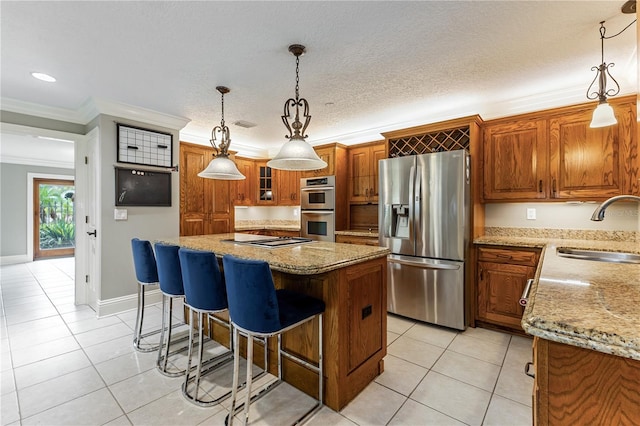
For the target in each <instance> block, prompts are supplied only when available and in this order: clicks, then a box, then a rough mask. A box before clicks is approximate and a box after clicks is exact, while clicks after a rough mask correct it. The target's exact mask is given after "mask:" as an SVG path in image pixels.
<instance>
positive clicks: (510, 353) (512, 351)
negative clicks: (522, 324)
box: [503, 343, 533, 370]
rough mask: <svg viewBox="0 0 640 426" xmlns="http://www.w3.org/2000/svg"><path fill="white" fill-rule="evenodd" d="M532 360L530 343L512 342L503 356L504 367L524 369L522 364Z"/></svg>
mask: <svg viewBox="0 0 640 426" xmlns="http://www.w3.org/2000/svg"><path fill="white" fill-rule="evenodd" d="M532 360H533V350H532V349H531V343H529V345H523V344H515V345H514V344H513V343H511V344H510V345H509V349H507V355H506V356H505V358H504V363H503V365H504V366H505V367H511V368H519V369H521V370H524V365H525V364H526V363H527V362H531V361H532Z"/></svg>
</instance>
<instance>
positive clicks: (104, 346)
mask: <svg viewBox="0 0 640 426" xmlns="http://www.w3.org/2000/svg"><path fill="white" fill-rule="evenodd" d="M84 351H85V353H86V354H87V356H88V357H89V359H90V360H91V362H92V363H94V364H99V363H101V362H105V361H107V360H109V359H112V358H117V357H119V356H122V355H124V354H128V353H129V352H133V351H135V349H134V348H133V333H132V334H130V335H129V336H124V337H120V338H118V339H114V340H110V341H108V342H104V343H100V344H97V345H94V346H90V347H88V348H85V349H84Z"/></svg>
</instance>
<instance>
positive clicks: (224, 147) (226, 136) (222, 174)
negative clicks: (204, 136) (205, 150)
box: [198, 86, 246, 180]
mask: <svg viewBox="0 0 640 426" xmlns="http://www.w3.org/2000/svg"><path fill="white" fill-rule="evenodd" d="M216 90H217V91H218V92H220V94H221V95H222V120H221V121H220V125H219V126H215V127H214V128H213V129H212V130H211V139H210V140H209V142H210V143H211V146H212V147H213V149H214V151H215V154H214V155H213V160H211V161H210V162H209V165H208V166H207V168H206V169H204V170H203V171H201V172H200V173H198V176H199V177H201V178H206V179H218V180H242V179H246V177H245V176H244V175H243V174H242V173H240V171H239V170H238V167H236V164H235V163H234V162H233V161H232V160H231V159H230V158H229V152H228V151H229V145H230V144H231V137H230V133H229V127H227V125H226V124H225V123H224V95H225V93H229V89H228V88H227V87H224V86H218V87H216ZM216 133H220V143H218V144H217V145H216Z"/></svg>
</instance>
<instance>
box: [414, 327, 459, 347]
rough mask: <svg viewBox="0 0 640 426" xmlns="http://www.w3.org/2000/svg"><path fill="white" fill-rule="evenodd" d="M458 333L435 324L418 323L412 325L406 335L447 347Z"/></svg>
mask: <svg viewBox="0 0 640 426" xmlns="http://www.w3.org/2000/svg"><path fill="white" fill-rule="evenodd" d="M457 334H458V332H457V331H454V330H450V329H446V328H443V327H438V326H435V325H429V324H422V323H418V324H416V325H414V326H413V327H411V328H410V329H409V330H408V331H407V332H406V333H405V336H406V337H411V338H412V339H416V340H420V341H422V342H425V343H429V344H432V345H435V346H439V347H441V348H446V347H447V346H449V344H451V342H452V341H453V339H454V338H455V337H456V335H457Z"/></svg>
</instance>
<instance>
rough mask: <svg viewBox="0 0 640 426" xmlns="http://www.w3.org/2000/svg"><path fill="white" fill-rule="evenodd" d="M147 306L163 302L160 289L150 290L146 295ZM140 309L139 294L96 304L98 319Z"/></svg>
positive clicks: (100, 301)
mask: <svg viewBox="0 0 640 426" xmlns="http://www.w3.org/2000/svg"><path fill="white" fill-rule="evenodd" d="M144 302H145V306H148V305H153V304H156V303H160V302H162V292H161V291H160V289H159V288H158V289H154V290H148V291H146V292H145V293H144ZM137 308H138V294H137V293H136V294H130V295H128V296H122V297H114V298H113V299H106V300H98V303H96V310H97V312H96V314H97V316H98V318H100V317H106V316H109V315H115V314H120V313H122V312H125V311H130V310H132V309H137Z"/></svg>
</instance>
